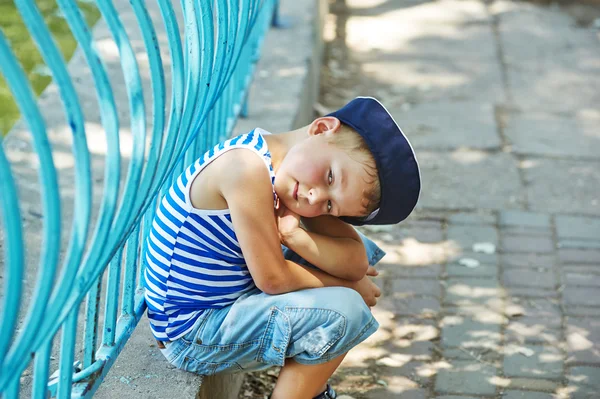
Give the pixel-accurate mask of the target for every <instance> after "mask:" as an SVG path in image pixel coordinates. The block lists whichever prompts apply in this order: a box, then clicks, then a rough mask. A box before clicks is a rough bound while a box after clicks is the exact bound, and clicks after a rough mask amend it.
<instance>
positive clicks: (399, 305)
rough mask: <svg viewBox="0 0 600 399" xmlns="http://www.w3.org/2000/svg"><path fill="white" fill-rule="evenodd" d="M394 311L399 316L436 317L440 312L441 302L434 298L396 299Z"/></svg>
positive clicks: (394, 300)
mask: <svg viewBox="0 0 600 399" xmlns="http://www.w3.org/2000/svg"><path fill="white" fill-rule="evenodd" d="M393 311H394V313H395V314H397V315H399V316H416V317H423V318H431V317H435V316H436V315H437V314H438V313H439V311H440V301H439V300H437V299H434V298H415V297H412V298H394V299H393Z"/></svg>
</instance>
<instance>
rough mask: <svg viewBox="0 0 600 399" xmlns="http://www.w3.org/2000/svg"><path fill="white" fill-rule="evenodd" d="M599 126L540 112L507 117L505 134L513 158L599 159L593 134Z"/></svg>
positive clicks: (596, 121) (592, 120)
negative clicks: (558, 157)
mask: <svg viewBox="0 0 600 399" xmlns="http://www.w3.org/2000/svg"><path fill="white" fill-rule="evenodd" d="M599 122H600V118H593V117H586V116H585V115H583V114H579V115H576V116H575V117H564V116H557V115H552V114H548V113H543V112H527V113H508V116H507V118H506V127H505V128H504V133H505V134H506V136H507V137H508V139H509V140H510V142H511V145H512V150H513V152H514V153H516V154H520V155H528V154H535V155H542V156H552V155H554V156H563V157H576V158H578V159H580V158H582V157H586V158H591V159H594V158H595V159H598V158H600V151H599V147H600V145H599V143H598V138H597V136H596V134H595V132H597V131H598V125H599ZM566 131H568V132H569V134H565V132H566ZM523 132H527V134H523Z"/></svg>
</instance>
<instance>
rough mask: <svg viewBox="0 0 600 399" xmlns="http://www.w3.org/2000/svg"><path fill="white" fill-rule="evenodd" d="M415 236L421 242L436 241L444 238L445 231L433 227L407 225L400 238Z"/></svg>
mask: <svg viewBox="0 0 600 399" xmlns="http://www.w3.org/2000/svg"><path fill="white" fill-rule="evenodd" d="M406 238H414V239H416V240H417V241H419V242H426V243H435V242H440V241H443V240H444V231H443V229H442V228H441V227H440V228H439V229H431V228H419V227H407V228H404V229H402V231H401V235H400V240H403V239H406Z"/></svg>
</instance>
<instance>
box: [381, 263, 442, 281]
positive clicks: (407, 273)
mask: <svg viewBox="0 0 600 399" xmlns="http://www.w3.org/2000/svg"><path fill="white" fill-rule="evenodd" d="M394 266H395V267H393V270H392V267H389V268H387V267H386V269H388V270H391V271H392V272H393V274H394V275H396V276H402V277H421V278H438V277H439V276H440V274H441V273H442V266H441V265H415V266H409V265H394Z"/></svg>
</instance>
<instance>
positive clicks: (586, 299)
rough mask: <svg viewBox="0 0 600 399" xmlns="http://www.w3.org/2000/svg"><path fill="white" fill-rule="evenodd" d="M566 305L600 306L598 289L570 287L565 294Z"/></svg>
mask: <svg viewBox="0 0 600 399" xmlns="http://www.w3.org/2000/svg"><path fill="white" fill-rule="evenodd" d="M563 298H564V301H565V303H568V304H571V305H586V306H600V292H599V290H598V289H597V288H584V287H573V286H568V287H567V288H566V289H565V290H564V292H563Z"/></svg>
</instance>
